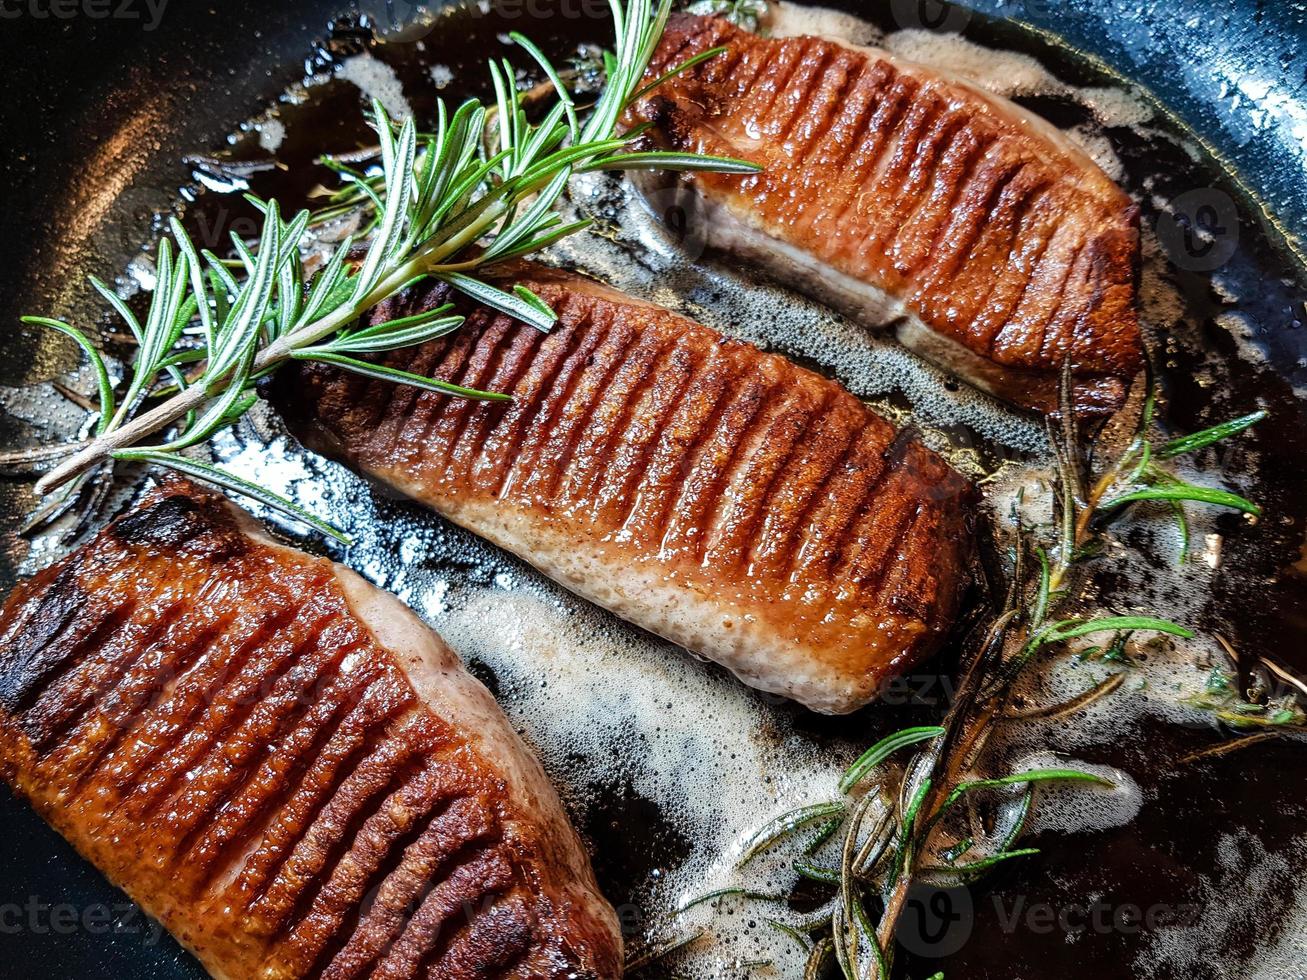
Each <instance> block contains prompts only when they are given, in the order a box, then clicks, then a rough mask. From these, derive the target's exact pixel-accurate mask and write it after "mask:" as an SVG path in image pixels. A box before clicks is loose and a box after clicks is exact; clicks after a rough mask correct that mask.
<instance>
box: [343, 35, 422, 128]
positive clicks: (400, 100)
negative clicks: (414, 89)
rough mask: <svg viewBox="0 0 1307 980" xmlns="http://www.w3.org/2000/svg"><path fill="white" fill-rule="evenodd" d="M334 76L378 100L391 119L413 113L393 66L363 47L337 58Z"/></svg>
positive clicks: (397, 118) (398, 118) (370, 98)
mask: <svg viewBox="0 0 1307 980" xmlns="http://www.w3.org/2000/svg"><path fill="white" fill-rule="evenodd" d="M336 77H337V78H339V79H341V80H342V81H346V82H349V83H351V84H352V85H355V86H357V87H358V90H359V91H360V92H362V93H363V96H364V97H365V98H366V99H368V100H369V101H370V100H372V99H377V100H379V101H380V102H381V104H382V106H383V107H384V108H385V110H386V112H387V113H389V114H390V118H392V119H396V120H400V119H407V118H408V117H409V116H411V115H412V114H413V109H412V108H411V107H410V106H409V103H408V99H407V98H406V97H405V96H404V84H403V82H401V81H400V80H399V75H397V74H396V73H395V69H394V68H392V67H391V66H390V65H388V64H386V63H385V62H384V61H382V60H380V59H379V58H376V57H374V56H373V55H372V54H370V53H369V52H367V51H364V52H363V53H361V54H356V55H353V56H351V57H349V58H346V59H345V60H344V61H343V62H341V65H340V71H339V72H338V73H337V75H336Z"/></svg>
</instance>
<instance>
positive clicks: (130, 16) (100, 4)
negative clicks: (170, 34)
mask: <svg viewBox="0 0 1307 980" xmlns="http://www.w3.org/2000/svg"><path fill="white" fill-rule="evenodd" d="M167 7H168V0H0V19H4V20H17V19H18V18H20V17H30V18H31V19H33V20H51V19H53V20H73V19H74V18H77V17H85V18H87V19H88V20H135V21H140V22H141V30H144V31H152V30H154V29H155V28H157V27H158V26H159V23H160V22H161V21H162V20H163V14H164V11H165V10H166V9H167Z"/></svg>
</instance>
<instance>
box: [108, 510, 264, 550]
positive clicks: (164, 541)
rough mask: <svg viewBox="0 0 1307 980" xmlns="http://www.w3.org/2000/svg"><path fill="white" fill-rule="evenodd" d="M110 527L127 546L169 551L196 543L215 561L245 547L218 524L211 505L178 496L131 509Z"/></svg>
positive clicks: (237, 537) (190, 548) (228, 528)
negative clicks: (137, 508)
mask: <svg viewBox="0 0 1307 980" xmlns="http://www.w3.org/2000/svg"><path fill="white" fill-rule="evenodd" d="M110 530H111V532H112V534H113V535H114V537H116V538H117V539H118V540H119V541H121V542H122V543H123V544H126V545H132V546H138V547H139V546H144V547H152V548H160V549H172V550H177V549H182V548H188V549H189V550H193V546H199V547H200V548H201V549H202V550H204V551H205V552H206V553H207V555H208V557H210V558H213V559H215V560H223V559H225V558H229V557H231V556H233V555H235V554H239V553H240V552H241V551H243V550H244V544H243V542H242V541H241V539H240V537H239V535H236V534H234V533H232V529H231V528H230V527H228V526H225V525H224V524H223V523H220V518H218V517H217V516H216V515H215V513H214V511H213V509H212V507H206V506H205V505H204V504H202V503H200V502H197V501H195V500H193V499H191V498H190V497H186V496H180V495H172V496H167V497H164V498H163V499H162V500H159V501H158V502H157V503H154V504H149V505H147V506H145V507H144V508H142V509H141V510H139V511H134V512H133V513H131V514H128V515H127V516H126V517H124V518H122V519H121V520H119V521H117V522H116V523H115V524H113V525H112V527H111V528H110ZM201 539H203V540H201Z"/></svg>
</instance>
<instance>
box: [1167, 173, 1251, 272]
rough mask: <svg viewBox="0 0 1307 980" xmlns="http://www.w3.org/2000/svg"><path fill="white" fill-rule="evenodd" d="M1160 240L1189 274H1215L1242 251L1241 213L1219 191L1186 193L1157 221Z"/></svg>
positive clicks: (1174, 260) (1222, 192)
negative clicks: (1240, 243) (1238, 251)
mask: <svg viewBox="0 0 1307 980" xmlns="http://www.w3.org/2000/svg"><path fill="white" fill-rule="evenodd" d="M1157 240H1158V241H1159V242H1160V243H1161V245H1162V248H1163V249H1165V250H1166V254H1167V255H1168V256H1169V257H1170V259H1171V261H1172V262H1173V263H1175V265H1176V266H1177V267H1179V268H1181V269H1184V270H1186V271H1188V272H1215V271H1216V270H1217V269H1219V268H1221V267H1222V266H1223V265H1225V264H1226V263H1227V262H1229V261H1230V259H1231V258H1232V257H1233V256H1234V253H1235V251H1236V249H1238V247H1239V209H1238V208H1237V207H1236V206H1235V203H1234V200H1233V199H1232V198H1231V197H1230V195H1229V194H1226V193H1225V192H1224V191H1222V190H1219V189H1217V188H1215V187H1198V188H1195V189H1194V190H1191V191H1186V192H1185V193H1183V194H1181V195H1180V196H1178V197H1177V198H1175V199H1174V200H1173V201H1172V202H1171V207H1170V209H1169V210H1167V211H1166V212H1165V213H1163V214H1162V215H1160V216H1159V217H1158V219H1157Z"/></svg>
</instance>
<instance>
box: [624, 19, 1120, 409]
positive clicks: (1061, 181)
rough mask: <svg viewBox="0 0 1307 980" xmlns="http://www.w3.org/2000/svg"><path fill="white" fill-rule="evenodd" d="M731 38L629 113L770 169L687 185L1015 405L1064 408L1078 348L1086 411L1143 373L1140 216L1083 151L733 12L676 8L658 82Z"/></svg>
mask: <svg viewBox="0 0 1307 980" xmlns="http://www.w3.org/2000/svg"><path fill="white" fill-rule="evenodd" d="M717 46H724V47H725V48H726V49H727V51H726V53H725V54H723V55H720V56H718V57H716V58H712V59H709V60H708V61H706V62H704V63H702V64H700V65H698V66H696V67H695V68H692V69H690V70H689V71H687V72H685V73H684V74H682V75H681V76H679V77H677V78H676V79H674V80H672V81H671V82H669V83H667V84H665V85H663V86H661V87H660V88H659V89H658V90H657V91H656V92H655V93H654V94H653V95H651V96H650V97H649V98H648V99H646V100H645V102H644V103H643V104H642V105H640V106H638V107H637V109H636V110H635V112H634V114H633V118H634V120H636V121H642V122H648V123H652V124H653V126H654V128H653V129H652V131H651V133H650V139H652V140H653V141H655V142H657V143H660V144H662V145H664V146H667V147H671V148H675V149H677V150H684V151H693V152H705V153H718V154H727V155H731V156H738V157H743V158H745V159H748V160H751V161H752V162H754V163H757V164H760V165H761V166H762V167H763V168H764V169H763V171H762V173H760V174H757V175H749V176H729V175H722V174H711V173H702V174H694V175H692V176H689V177H688V178H687V179H688V180H690V181H691V182H692V183H693V184H694V185H695V186H697V187H698V188H699V190H700V191H701V192H702V193H703V194H705V196H707V197H709V198H710V199H713V200H715V201H717V202H720V203H722V204H724V205H725V206H726V207H727V208H728V210H729V211H731V212H732V213H734V214H736V215H737V216H738V217H739V218H740V219H741V220H743V221H744V222H746V223H747V224H748V225H749V226H750V227H753V228H756V229H757V230H758V231H759V232H761V233H763V234H765V235H767V236H770V237H771V238H772V239H776V240H778V241H781V242H784V243H787V244H789V245H791V246H794V247H797V248H799V249H801V250H802V251H804V252H807V253H809V254H811V255H813V256H815V257H816V258H817V259H819V260H820V261H821V262H823V263H825V264H826V265H827V266H829V267H830V268H832V269H834V270H837V271H838V272H839V273H842V274H844V275H846V276H849V277H851V278H852V279H853V280H857V281H859V282H863V283H867V284H870V285H872V286H874V287H876V288H879V289H882V290H884V291H885V292H887V293H889V294H890V295H892V296H895V297H897V298H899V299H901V300H902V301H903V302H904V303H905V304H906V306H907V308H908V309H909V310H911V311H913V312H914V313H916V314H917V315H918V316H919V317H920V318H921V320H922V321H923V322H924V323H925V324H926V325H927V326H928V327H929V328H931V329H932V330H934V331H936V332H937V333H939V334H940V335H942V336H943V337H946V338H948V339H949V340H951V341H955V342H956V343H958V344H960V345H961V346H962V347H963V348H965V349H966V350H967V351H969V352H971V353H972V354H974V355H977V356H979V357H982V358H984V359H986V360H988V361H990V362H992V363H994V364H996V365H999V366H1000V367H1002V368H1011V369H1016V370H1018V371H1020V372H1023V373H1022V375H1021V384H1022V386H1023V387H1024V388H1026V389H1028V391H1027V393H1026V394H1025V395H1024V396H1023V395H1022V393H1021V392H1020V391H1017V392H1012V391H1008V392H1007V394H1009V395H1010V396H1012V395H1014V396H1015V397H1016V398H1018V399H1019V400H1021V401H1023V402H1024V403H1026V404H1028V405H1030V406H1032V407H1036V408H1041V409H1049V408H1052V407H1054V406H1055V402H1053V403H1052V404H1050V399H1049V391H1050V389H1053V388H1055V384H1053V380H1054V379H1055V377H1056V374H1057V372H1058V371H1059V370H1060V369H1061V365H1062V362H1063V360H1064V359H1065V358H1067V357H1068V356H1069V357H1070V358H1071V361H1072V366H1073V369H1074V371H1075V373H1076V375H1077V378H1078V379H1079V380H1080V382H1081V387H1082V388H1083V392H1082V396H1083V400H1084V401H1085V403H1086V406H1087V407H1090V408H1093V409H1094V410H1098V411H1101V410H1105V409H1110V408H1111V407H1113V406H1114V405H1116V404H1117V403H1119V402H1120V400H1121V398H1122V397H1123V396H1124V392H1125V387H1126V385H1127V384H1128V382H1129V380H1130V379H1131V378H1133V376H1134V375H1135V374H1136V373H1137V372H1138V371H1139V370H1140V369H1141V367H1142V365H1143V348H1142V341H1141V338H1140V331H1139V322H1138V315H1137V312H1136V305H1135V301H1136V278H1137V266H1138V248H1139V245H1138V229H1137V225H1138V208H1137V207H1136V206H1135V205H1134V204H1133V203H1132V202H1131V201H1130V199H1129V198H1128V197H1127V196H1126V195H1125V194H1124V193H1123V192H1122V191H1121V190H1120V189H1119V188H1117V187H1116V186H1115V185H1114V184H1112V182H1111V181H1110V180H1109V179H1108V178H1107V177H1106V176H1105V175H1104V174H1103V173H1102V171H1101V170H1099V169H1098V168H1097V167H1096V166H1094V165H1093V164H1092V163H1091V162H1090V161H1089V160H1088V159H1087V158H1085V157H1084V156H1083V154H1081V153H1079V152H1078V151H1072V150H1070V149H1069V148H1064V147H1059V146H1057V145H1056V144H1055V143H1054V142H1053V140H1052V139H1050V138H1049V136H1048V135H1047V134H1046V133H1045V132H1043V131H1042V129H1041V128H1040V127H1037V126H1035V125H1032V124H1031V122H1030V121H1029V120H1027V119H1025V118H1023V116H1021V115H1020V114H1019V113H1020V110H1017V108H1016V107H1015V106H1009V105H1003V104H1001V100H998V99H996V98H994V97H992V96H986V95H985V94H984V93H981V92H979V91H978V90H976V89H975V88H974V87H971V86H969V85H965V84H961V83H957V82H954V81H951V80H945V79H942V78H940V77H938V76H935V75H932V74H931V73H929V72H928V71H927V70H925V69H919V68H916V67H915V66H905V65H903V64H900V63H897V62H894V61H892V60H891V59H889V58H888V56H884V57H882V56H880V55H879V54H878V53H876V52H874V51H871V50H869V49H861V48H854V47H850V46H847V45H843V44H840V43H838V42H836V41H832V40H826V39H822V38H815V37H786V38H777V39H764V38H761V37H758V36H757V35H754V34H751V33H748V32H746V31H743V30H741V29H739V28H737V27H735V26H733V25H731V24H730V23H728V22H727V21H725V20H723V19H720V18H710V17H697V16H691V15H677V16H675V17H673V18H672V20H671V23H670V24H669V26H668V29H667V31H666V33H665V34H664V36H663V40H662V42H661V44H660V46H659V48H658V52H657V54H656V55H655V57H654V60H653V63H652V64H651V66H650V68H649V72H650V75H651V76H657V75H658V74H660V73H662V72H664V71H666V70H668V69H669V68H671V67H673V66H675V65H677V64H679V63H680V62H682V61H684V60H685V59H687V58H689V57H691V56H693V55H695V54H698V53H700V52H703V51H706V50H708V49H709V48H712V47H717ZM1028 372H1037V374H1038V375H1042V377H1039V376H1031V375H1030V374H1029V373H1028Z"/></svg>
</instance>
